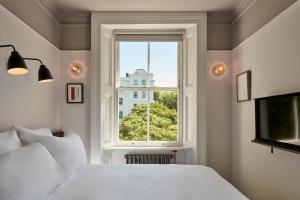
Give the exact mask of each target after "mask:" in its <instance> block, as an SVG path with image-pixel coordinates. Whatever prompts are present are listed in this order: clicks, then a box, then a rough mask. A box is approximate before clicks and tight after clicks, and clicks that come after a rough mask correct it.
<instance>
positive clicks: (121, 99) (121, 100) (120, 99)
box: [119, 98, 123, 106]
mask: <svg viewBox="0 0 300 200" xmlns="http://www.w3.org/2000/svg"><path fill="white" fill-rule="evenodd" d="M119 105H120V106H121V105H123V98H119Z"/></svg>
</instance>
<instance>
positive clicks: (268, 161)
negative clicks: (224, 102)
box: [232, 1, 300, 200]
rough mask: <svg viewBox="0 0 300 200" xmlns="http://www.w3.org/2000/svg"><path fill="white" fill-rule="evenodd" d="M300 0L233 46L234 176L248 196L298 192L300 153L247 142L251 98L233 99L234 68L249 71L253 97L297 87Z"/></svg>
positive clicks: (281, 198)
mask: <svg viewBox="0 0 300 200" xmlns="http://www.w3.org/2000/svg"><path fill="white" fill-rule="evenodd" d="M299 19H300V1H297V2H296V3H295V4H294V5H292V6H291V7H290V8H288V9H287V10H285V11H284V12H283V13H282V14H280V15H279V16H278V17H277V18H275V19H274V20H272V21H271V22H270V23H268V24H267V25H266V26H264V27H263V28H262V29H260V30H259V31H258V32H256V33H255V34H254V35H253V36H251V37H250V38H249V39H247V40H246V41H245V42H243V43H242V44H241V45H239V46H238V47H237V48H235V49H234V50H233V60H232V61H233V77H232V81H233V83H234V84H233V91H234V94H233V98H232V99H233V140H232V142H233V180H234V184H235V185H236V186H237V187H238V188H239V189H240V190H241V191H242V192H244V193H245V194H246V195H247V196H248V197H250V199H255V200H260V199H261V200H265V199H272V200H277V199H278V200H290V199H291V200H292V199H299V198H300V190H299V181H300V173H299V166H300V155H299V154H295V153H290V152H287V151H282V150H277V149H275V152H274V154H271V153H270V148H269V147H266V146H262V145H259V144H254V143H251V140H252V139H253V138H254V137H255V113H254V101H253V100H252V101H248V102H245V103H236V93H235V87H236V86H235V76H236V74H238V73H240V72H243V71H246V70H251V71H252V77H253V78H252V82H253V83H252V92H253V98H255V97H263V96H271V95H276V94H284V93H290V92H296V91H297V92H299V91H300V78H299V75H300V56H299V55H300V54H299V53H300V23H299Z"/></svg>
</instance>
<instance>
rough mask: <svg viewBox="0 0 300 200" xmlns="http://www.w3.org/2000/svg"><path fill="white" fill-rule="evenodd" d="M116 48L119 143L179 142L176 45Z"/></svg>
mask: <svg viewBox="0 0 300 200" xmlns="http://www.w3.org/2000/svg"><path fill="white" fill-rule="evenodd" d="M117 45H118V70H117V71H118V72H119V74H118V78H117V84H116V85H117V87H116V93H117V96H118V98H117V99H118V100H119V102H118V103H117V106H118V109H117V112H118V113H119V117H118V121H119V126H118V141H119V142H120V143H122V142H130V144H135V143H136V142H144V143H151V142H161V143H164V142H174V143H175V142H178V140H179V132H180V131H179V130H180V84H179V83H180V82H179V77H180V76H179V71H180V70H179V60H180V59H179V52H180V51H179V48H180V45H179V42H177V41H163V42H161V41H159V42H156V41H155V42H152V41H145V42H143V41H138V42H135V41H134V42H132V41H129V42H128V41H124V42H123V41H122V42H117Z"/></svg>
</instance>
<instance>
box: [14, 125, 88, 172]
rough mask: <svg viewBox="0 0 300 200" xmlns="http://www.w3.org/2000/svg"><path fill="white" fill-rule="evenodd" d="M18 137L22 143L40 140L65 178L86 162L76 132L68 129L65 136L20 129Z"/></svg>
mask: <svg viewBox="0 0 300 200" xmlns="http://www.w3.org/2000/svg"><path fill="white" fill-rule="evenodd" d="M19 137H20V140H21V142H22V143H24V144H27V143H32V142H40V143H41V144H42V145H44V146H45V147H46V148H47V149H48V151H49V152H50V154H51V155H52V156H53V158H54V159H55V160H56V162H57V163H58V164H59V166H60V167H61V168H62V171H63V173H64V175H65V177H66V178H67V177H68V176H70V175H72V174H73V173H74V172H75V171H76V170H77V169H78V168H79V167H80V166H82V165H83V164H86V152H85V148H84V145H83V143H82V141H81V139H80V137H79V135H77V134H76V133H74V132H73V131H71V130H70V131H68V132H67V133H66V136H65V137H62V138H60V137H52V136H44V135H35V134H31V133H28V132H24V131H21V132H20V133H19Z"/></svg>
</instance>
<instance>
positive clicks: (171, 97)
mask: <svg viewBox="0 0 300 200" xmlns="http://www.w3.org/2000/svg"><path fill="white" fill-rule="evenodd" d="M177 98H178V95H177V92H174V91H164V92H154V101H158V102H160V103H162V104H164V105H165V106H167V107H168V108H169V109H175V110H177Z"/></svg>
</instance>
